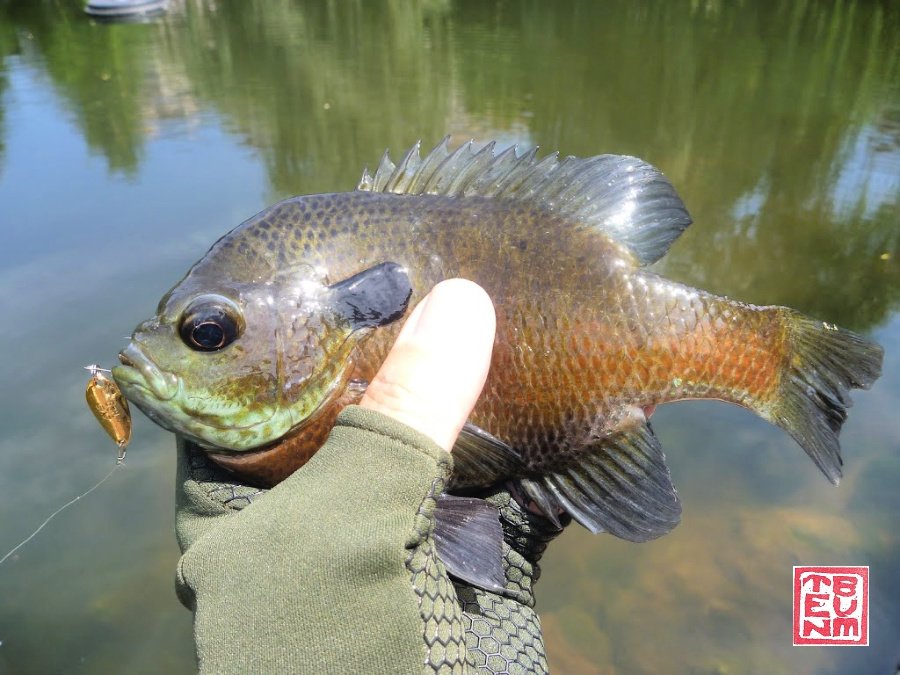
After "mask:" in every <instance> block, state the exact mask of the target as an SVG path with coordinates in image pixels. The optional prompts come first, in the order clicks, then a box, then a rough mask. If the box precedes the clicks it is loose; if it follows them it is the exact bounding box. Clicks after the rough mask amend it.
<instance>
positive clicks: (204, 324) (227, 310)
mask: <svg viewBox="0 0 900 675" xmlns="http://www.w3.org/2000/svg"><path fill="white" fill-rule="evenodd" d="M242 328H243V326H242V324H241V319H240V313H239V312H238V309H237V308H236V307H234V306H233V305H232V304H231V303H230V302H229V301H227V300H226V299H225V298H219V297H212V298H211V297H206V298H200V299H198V300H196V301H194V302H193V303H192V304H191V306H190V307H188V309H187V311H186V312H185V313H184V315H183V316H182V319H181V326H180V329H179V333H180V334H181V339H182V341H183V342H184V344H186V345H187V346H188V347H190V348H191V349H193V350H196V351H199V352H214V351H218V350H219V349H223V348H224V347H227V346H228V345H230V344H231V343H232V342H234V341H235V340H236V339H237V338H238V336H239V335H240V333H241V329H242Z"/></svg>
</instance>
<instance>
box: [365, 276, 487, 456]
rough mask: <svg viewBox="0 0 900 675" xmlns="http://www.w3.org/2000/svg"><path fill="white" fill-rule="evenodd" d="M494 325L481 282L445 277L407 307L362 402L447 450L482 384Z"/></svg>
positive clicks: (460, 427) (470, 410)
mask: <svg viewBox="0 0 900 675" xmlns="http://www.w3.org/2000/svg"><path fill="white" fill-rule="evenodd" d="M495 329H496V318H495V316H494V306H493V304H492V303H491V299H490V298H489V297H488V295H487V293H485V292H484V290H483V289H482V288H481V287H480V286H478V285H477V284H475V283H473V282H471V281H466V280H465V279H450V280H448V281H442V282H441V283H439V284H438V285H437V286H435V287H434V288H433V289H432V290H431V292H430V293H429V294H428V295H426V296H425V298H424V299H423V300H422V301H421V302H420V303H419V304H418V305H417V306H416V308H415V309H414V310H413V312H412V314H410V316H409V319H407V321H406V324H405V325H404V326H403V328H402V330H401V331H400V334H399V335H398V336H397V341H396V342H395V343H394V346H393V348H392V349H391V352H390V354H388V356H387V359H385V362H384V363H383V364H382V366H381V369H380V370H379V371H378V374H377V375H376V376H375V378H374V379H373V380H372V382H371V384H369V386H368V387H367V388H366V393H365V394H364V395H363V397H362V400H361V401H360V403H359V405H361V406H362V407H364V408H369V409H371V410H377V411H378V412H381V413H384V414H385V415H388V416H389V417H393V418H394V419H396V420H398V421H400V422H403V423H404V424H406V425H407V426H410V427H412V428H413V429H416V430H417V431H420V432H422V433H424V434H425V435H427V436H429V437H430V438H431V439H432V440H434V441H435V442H436V443H437V444H438V445H440V446H441V447H442V448H444V449H445V450H448V451H449V450H450V449H451V448H452V447H453V443H454V442H455V441H456V437H457V436H458V435H459V431H460V429H462V427H463V425H464V424H465V423H466V419H467V418H468V417H469V413H470V412H472V408H473V407H474V406H475V402H476V401H477V400H478V395H479V394H480V393H481V388H482V387H483V386H484V381H485V378H486V377H487V372H488V367H489V366H490V363H491V349H492V347H493V344H494V331H495Z"/></svg>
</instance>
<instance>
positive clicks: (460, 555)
mask: <svg viewBox="0 0 900 675" xmlns="http://www.w3.org/2000/svg"><path fill="white" fill-rule="evenodd" d="M433 536H434V545H435V548H436V549H437V554H438V556H439V557H440V559H441V560H442V561H443V562H444V565H445V566H446V567H447V572H448V573H449V574H450V575H451V576H454V577H456V578H457V579H460V580H462V581H465V582H466V583H468V584H470V585H472V586H477V587H478V588H481V589H484V590H486V591H491V592H493V593H502V592H503V591H504V590H505V584H506V574H505V573H504V571H503V528H502V527H501V525H500V513H499V511H497V509H496V508H495V507H494V506H491V505H490V504H488V503H487V502H486V501H484V500H483V499H476V498H475V497H456V496H454V495H448V494H442V495H440V496H439V497H438V499H437V506H436V508H435V511H434V533H433Z"/></svg>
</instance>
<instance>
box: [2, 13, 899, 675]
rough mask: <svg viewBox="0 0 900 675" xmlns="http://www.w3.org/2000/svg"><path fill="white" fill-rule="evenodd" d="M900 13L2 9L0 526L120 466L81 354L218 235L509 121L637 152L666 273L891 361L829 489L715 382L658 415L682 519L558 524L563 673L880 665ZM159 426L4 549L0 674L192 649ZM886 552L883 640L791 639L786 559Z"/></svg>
mask: <svg viewBox="0 0 900 675" xmlns="http://www.w3.org/2000/svg"><path fill="white" fill-rule="evenodd" d="M898 83H900V11H898V7H897V6H896V5H892V4H891V3H888V2H865V3H863V2H814V1H811V0H801V1H792V2H786V1H785V2H753V3H725V2H719V1H717V0H706V1H704V2H686V1H685V2H663V1H661V0H660V1H659V2H639V3H637V2H626V1H623V2H605V3H595V2H589V1H584V2H558V3H553V4H552V5H551V4H550V3H537V2H501V3H484V2H476V1H475V0H457V1H452V0H423V1H420V2H412V1H411V2H399V1H393V0H389V1H385V2H362V1H358V2H327V3H320V2H299V1H298V2H292V1H289V0H278V1H274V2H273V1H271V0H267V1H265V2H263V1H262V0H240V1H238V0H218V1H216V2H212V1H211V0H209V1H207V2H203V1H201V0H192V1H190V2H185V3H182V4H178V5H176V7H175V11H173V12H172V13H170V15H169V16H168V17H166V18H165V19H164V20H162V21H157V22H154V23H150V24H137V25H103V24H95V23H92V22H91V21H89V20H88V19H87V18H86V17H84V16H83V15H82V14H81V12H80V10H79V7H78V5H77V4H74V3H70V2H62V1H59V2H53V1H50V0H45V1H43V2H36V1H29V2H26V1H20V2H15V1H11V0H10V1H7V2H5V3H2V4H0V206H2V211H0V214H2V215H0V237H2V240H0V241H2V245H0V309H2V315H3V317H4V319H5V321H4V329H3V331H0V350H2V351H0V353H2V354H3V356H4V358H3V359H2V362H0V382H2V384H3V386H2V389H0V398H2V400H0V410H2V411H3V412H2V415H3V417H2V419H3V434H2V438H0V513H2V520H0V549H3V551H4V552H5V551H6V550H8V549H9V548H11V547H12V546H14V545H15V544H16V543H17V542H18V541H20V540H21V539H22V538H23V537H25V536H26V535H27V534H28V533H29V532H30V531H31V530H32V529H33V528H34V527H36V526H37V525H38V524H40V522H41V521H42V520H43V518H44V517H45V516H46V515H47V514H49V513H50V512H51V511H53V510H54V509H55V508H57V507H58V506H59V505H60V504H62V503H64V502H65V501H67V500H69V499H71V498H72V497H73V496H75V495H76V494H78V493H79V492H81V491H83V490H85V489H86V488H87V487H89V486H90V485H91V484H93V482H94V481H96V480H97V479H98V478H100V477H101V476H103V475H104V474H105V473H106V472H107V471H108V470H109V468H110V467H111V463H112V462H113V457H114V449H113V448H111V447H110V444H109V443H108V441H107V439H106V438H105V437H103V436H102V433H101V431H100V430H99V428H97V427H96V425H95V423H94V421H93V419H92V418H91V417H90V415H89V414H88V413H87V411H86V410H85V408H84V405H83V388H84V384H85V381H86V374H85V372H84V371H82V370H81V369H80V366H81V365H84V364H87V363H91V362H97V361H99V362H101V363H104V364H111V363H112V362H113V360H114V355H115V353H116V351H117V350H118V349H119V347H120V346H121V344H122V337H123V336H125V335H126V334H127V333H128V332H130V330H131V329H132V328H133V326H134V325H135V324H136V323H137V322H138V321H139V320H142V319H143V318H145V317H146V316H147V315H148V314H149V313H150V312H151V311H152V310H153V308H154V307H155V306H156V302H157V300H158V299H159V297H160V296H161V295H162V294H163V293H164V292H165V291H166V290H167V289H168V288H169V287H170V286H171V285H172V284H173V283H175V281H177V280H178V278H180V275H181V274H182V273H183V272H184V271H185V270H186V269H187V267H188V266H189V265H190V264H191V263H192V262H193V261H194V260H196V259H197V258H198V257H200V256H201V255H202V254H203V253H204V252H205V250H206V248H207V247H208V246H209V245H210V244H211V243H212V242H213V241H214V240H215V239H216V238H217V237H218V236H220V235H221V234H223V233H224V232H225V231H227V230H228V229H230V228H231V227H233V226H234V225H236V224H237V223H239V222H240V221H242V220H243V219H244V218H246V217H248V216H250V215H252V214H253V213H255V212H257V211H259V210H260V209H262V208H263V207H265V206H266V205H268V204H270V203H271V202H273V201H275V200H277V199H280V198H283V197H286V196H289V195H293V194H301V193H310V192H317V191H334V190H341V189H350V188H352V187H353V186H354V185H355V183H356V181H357V180H358V178H359V174H360V172H361V169H362V167H363V166H365V165H369V166H372V165H373V164H374V163H376V162H377V160H378V158H379V157H380V155H381V153H382V152H383V150H384V149H385V148H387V147H390V148H393V149H394V150H395V151H399V150H402V149H404V148H406V147H408V146H409V145H410V144H411V143H412V142H413V141H415V140H416V139H418V138H421V139H423V141H424V143H425V144H426V145H429V144H433V143H435V142H437V141H438V140H439V139H440V138H441V137H442V136H444V135H445V134H447V133H449V134H451V135H452V136H453V139H454V141H462V140H464V139H467V138H469V137H476V138H482V139H487V138H497V139H499V140H500V141H501V142H502V143H504V144H510V143H514V142H518V143H520V144H523V145H525V146H531V145H534V144H539V145H541V146H542V147H543V148H546V149H548V150H551V149H558V150H560V151H561V152H563V153H568V154H577V155H592V154H597V153H601V152H615V153H626V154H633V155H638V156H640V157H643V158H645V159H647V160H648V161H651V162H652V163H654V164H656V165H657V166H659V167H660V168H661V169H663V171H665V172H666V174H667V175H668V176H669V177H670V179H671V180H672V182H673V183H674V184H675V185H676V186H677V188H678V189H679V191H680V192H681V194H682V196H683V197H684V200H685V202H686V203H687V205H688V207H689V209H690V210H691V213H692V215H693V216H694V219H695V224H694V225H693V226H692V227H691V228H690V229H689V230H688V232H687V233H686V234H685V235H684V236H683V237H682V238H681V240H679V241H678V242H677V243H676V245H675V246H674V247H673V249H672V251H671V253H670V254H669V256H668V257H667V258H666V259H665V260H664V261H663V263H662V264H661V265H660V270H661V271H662V272H664V273H665V274H667V275H669V276H671V277H673V278H676V279H678V280H680V281H684V282H686V283H689V284H693V285H699V286H702V287H704V288H706V289H708V290H712V291H715V292H719V293H725V294H730V295H733V296H735V297H739V298H741V299H743V300H747V301H751V302H755V303H760V304H765V303H778V304H787V305H791V306H793V307H796V308H797V309H800V310H802V311H804V312H806V313H809V314H812V315H815V316H818V317H821V318H823V319H827V320H829V321H834V322H837V323H840V324H843V325H845V326H848V327H852V328H855V329H857V330H859V331H862V332H865V333H867V334H870V335H872V336H874V337H875V338H876V339H877V340H879V341H880V342H881V343H882V344H884V345H885V348H886V353H887V356H886V360H885V375H884V377H883V378H882V379H881V380H880V381H879V382H878V383H877V385H876V387H875V388H874V389H873V390H872V391H871V392H866V393H860V394H858V395H857V396H856V401H857V405H856V406H855V407H854V409H853V410H852V413H851V417H850V420H849V422H848V423H847V425H846V427H845V431H844V433H843V435H842V441H843V446H844V456H845V460H846V465H845V468H846V472H845V474H846V476H845V479H844V481H843V483H842V484H841V486H840V487H839V488H838V489H835V488H832V487H831V486H830V485H829V484H828V482H827V481H826V480H825V479H824V478H823V477H822V476H821V475H820V474H819V473H818V471H817V470H816V469H815V467H814V466H813V465H812V464H811V463H810V462H809V461H808V459H807V458H806V457H805V456H804V454H803V452H802V451H801V450H800V449H799V448H798V447H797V446H796V445H795V444H794V443H793V442H792V441H791V440H790V439H789V438H788V437H786V436H785V435H784V434H782V433H781V432H780V431H778V430H777V429H774V428H771V427H769V426H767V425H766V424H765V423H763V422H761V421H760V420H758V419H756V418H755V417H754V416H752V415H751V414H749V413H746V412H745V411H742V410H739V409H736V408H731V407H728V406H726V405H724V404H718V403H691V404H677V405H672V406H668V407H665V408H663V409H661V410H660V411H659V412H658V413H657V416H656V422H655V428H656V430H657V433H658V435H659V436H660V438H661V440H662V443H663V445H664V447H665V448H666V449H667V456H668V458H669V461H670V463H671V466H672V473H673V477H674V480H675V483H676V485H677V486H678V488H679V492H680V495H681V497H682V500H683V502H684V506H685V513H684V522H683V524H682V525H681V526H680V527H678V528H677V529H676V530H675V531H674V532H673V533H672V534H671V535H669V536H667V537H664V538H663V539H661V540H658V541H656V542H653V543H650V544H646V545H636V544H629V543H627V542H622V541H618V540H615V539H613V538H611V537H605V536H597V537H592V536H590V535H588V534H587V533H586V532H585V531H583V530H580V529H578V528H577V527H572V528H570V529H569V530H568V531H567V532H566V533H565V534H564V535H563V536H562V537H561V538H560V540H559V541H558V542H556V543H555V544H554V545H553V546H552V547H551V549H550V551H549V553H548V555H547V557H546V560H545V565H544V576H543V578H542V579H541V581H540V583H539V585H538V586H537V595H538V607H539V609H540V611H541V614H542V616H543V621H544V629H545V633H546V639H547V648H548V650H549V656H550V663H551V666H552V667H553V669H554V671H555V672H557V673H634V672H695V673H762V672H765V673H893V668H894V666H895V664H896V662H897V661H898V660H900V637H898V636H900V534H898V533H900V528H898V522H900V496H898V495H900V491H898V490H897V487H896V486H897V485H898V484H900V453H898V449H900V422H898V420H897V416H896V410H897V409H898V406H900V311H898V309H900V303H898V300H900V86H898ZM173 474H174V449H173V442H172V438H171V436H170V435H169V434H167V433H166V432H163V431H162V430H160V429H158V428H156V427H155V426H154V425H152V424H151V423H149V422H148V421H147V420H146V419H144V418H142V417H138V418H137V419H136V422H135V434H134V442H133V444H132V447H131V450H130V453H129V455H128V460H127V463H126V465H125V467H124V468H123V469H122V470H120V471H118V472H117V473H116V474H115V475H114V476H113V478H112V479H111V480H110V481H108V482H107V483H106V484H105V485H104V486H103V487H101V488H100V489H99V490H97V491H96V492H94V493H92V494H91V495H90V496H88V497H86V498H85V499H83V500H81V501H79V502H78V503H77V504H76V506H75V507H73V509H71V510H70V511H68V512H66V513H64V514H63V515H61V516H60V517H59V518H58V519H57V520H55V521H54V522H53V523H52V524H50V525H49V526H48V527H47V528H46V529H45V530H44V531H43V532H42V533H41V534H40V536H39V537H37V538H36V539H35V540H34V541H33V542H32V543H31V544H29V545H28V546H27V547H25V548H23V549H22V550H21V551H20V552H19V553H18V554H17V555H16V556H15V557H13V558H11V559H10V560H9V561H7V563H6V564H4V565H3V566H2V567H0V598H2V602H0V673H30V672H34V673H49V672H89V673H104V672H129V673H156V672H189V671H190V670H191V669H192V668H193V667H194V662H193V647H192V643H191V640H190V617H189V614H188V612H187V611H185V610H183V609H182V608H181V607H180V605H178V603H177V601H176V599H175V595H174V592H173V579H174V566H175V562H176V560H177V555H178V553H177V548H176V546H175V540H174V536H173V532H172V522H173V492H174V491H173V482H174V476H173ZM795 564H833V565H837V564H852V565H870V566H871V576H872V588H871V607H872V612H871V614H872V618H871V646H870V647H867V648H794V647H791V625H790V624H791V598H790V587H791V568H792V565H795Z"/></svg>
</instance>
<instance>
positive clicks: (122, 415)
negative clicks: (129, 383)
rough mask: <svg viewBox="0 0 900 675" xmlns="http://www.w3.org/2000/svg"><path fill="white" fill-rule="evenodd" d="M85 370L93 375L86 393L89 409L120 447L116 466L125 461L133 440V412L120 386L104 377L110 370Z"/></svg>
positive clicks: (91, 367) (89, 368)
mask: <svg viewBox="0 0 900 675" xmlns="http://www.w3.org/2000/svg"><path fill="white" fill-rule="evenodd" d="M84 369H85V370H87V371H88V372H89V373H90V374H91V379H90V380H89V381H88V383H87V388H86V389H85V392H84V395H85V398H86V399H87V404H88V408H90V409H91V412H92V413H94V417H96V418H97V421H98V422H99V423H100V426H101V427H103V430H104V431H105V432H106V433H107V434H109V437H110V438H112V439H113V441H115V443H116V445H117V446H119V454H118V456H117V457H116V464H121V463H122V461H123V460H124V459H125V448H126V447H127V446H128V442H129V441H130V440H131V411H130V410H129V409H128V401H126V400H125V397H124V396H122V391H121V390H120V389H119V385H117V384H116V383H115V382H114V381H113V380H111V379H110V378H108V377H107V376H106V375H104V373H108V372H109V370H107V369H106V368H101V367H100V366H98V365H96V364H91V365H89V366H85V367H84Z"/></svg>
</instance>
